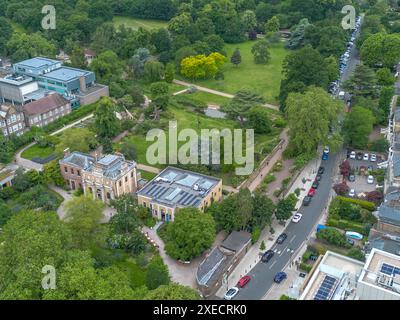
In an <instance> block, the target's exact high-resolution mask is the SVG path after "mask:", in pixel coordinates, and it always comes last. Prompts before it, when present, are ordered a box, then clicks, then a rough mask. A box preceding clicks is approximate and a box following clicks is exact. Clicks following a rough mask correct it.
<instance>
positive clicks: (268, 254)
mask: <svg viewBox="0 0 400 320" xmlns="http://www.w3.org/2000/svg"><path fill="white" fill-rule="evenodd" d="M273 256H274V252H273V251H272V250H267V251H265V253H264V254H263V256H262V258H261V261H262V262H268V261H269V260H271V258H272V257H273Z"/></svg>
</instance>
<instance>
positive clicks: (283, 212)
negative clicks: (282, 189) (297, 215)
mask: <svg viewBox="0 0 400 320" xmlns="http://www.w3.org/2000/svg"><path fill="white" fill-rule="evenodd" d="M295 209H296V207H295V206H294V205H293V202H292V201H291V199H288V198H285V199H281V200H279V202H278V204H277V205H276V211H275V216H276V218H277V219H278V220H279V221H286V220H287V219H289V218H290V217H291V216H292V214H293V211H294V210H295Z"/></svg>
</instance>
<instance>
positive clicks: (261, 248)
mask: <svg viewBox="0 0 400 320" xmlns="http://www.w3.org/2000/svg"><path fill="white" fill-rule="evenodd" d="M265 249H266V247H265V242H264V240H263V241H261V244H260V250H261V251H264V250H265Z"/></svg>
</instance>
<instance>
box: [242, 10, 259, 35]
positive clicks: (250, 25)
mask: <svg viewBox="0 0 400 320" xmlns="http://www.w3.org/2000/svg"><path fill="white" fill-rule="evenodd" d="M242 23H243V25H244V28H245V30H246V31H251V30H254V28H255V27H256V26H257V18H256V14H255V13H254V11H252V10H246V11H245V12H244V13H243V15H242Z"/></svg>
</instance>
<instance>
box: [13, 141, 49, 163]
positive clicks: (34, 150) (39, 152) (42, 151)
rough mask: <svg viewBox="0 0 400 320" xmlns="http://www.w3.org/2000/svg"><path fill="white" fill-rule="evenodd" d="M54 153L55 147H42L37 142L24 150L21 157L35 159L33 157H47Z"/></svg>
mask: <svg viewBox="0 0 400 320" xmlns="http://www.w3.org/2000/svg"><path fill="white" fill-rule="evenodd" d="M53 153H54V147H40V146H39V145H37V144H35V145H33V146H32V147H30V148H28V149H26V150H25V151H24V152H22V154H21V157H22V158H24V159H28V160H30V159H33V158H42V159H44V158H47V157H48V156H51V155H52V154H53Z"/></svg>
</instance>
